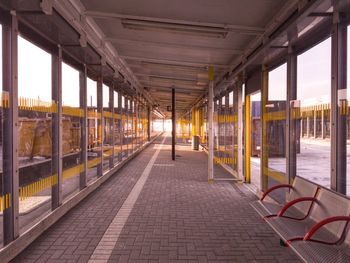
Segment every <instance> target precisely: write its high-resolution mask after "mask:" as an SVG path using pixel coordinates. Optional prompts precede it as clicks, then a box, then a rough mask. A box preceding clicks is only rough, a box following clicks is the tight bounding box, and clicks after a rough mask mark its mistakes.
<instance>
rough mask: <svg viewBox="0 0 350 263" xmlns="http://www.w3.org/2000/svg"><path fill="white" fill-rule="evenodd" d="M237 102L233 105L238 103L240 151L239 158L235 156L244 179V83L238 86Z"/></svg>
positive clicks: (238, 170) (240, 175) (239, 175)
mask: <svg viewBox="0 0 350 263" xmlns="http://www.w3.org/2000/svg"><path fill="white" fill-rule="evenodd" d="M236 90H237V91H235V92H237V102H235V101H234V102H233V105H235V103H237V110H238V112H237V126H238V127H237V140H238V151H237V156H234V158H236V160H237V173H238V177H240V178H243V129H244V127H243V102H242V82H241V81H240V82H239V83H238V84H237V89H236Z"/></svg>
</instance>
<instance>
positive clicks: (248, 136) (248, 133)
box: [244, 95, 252, 183]
mask: <svg viewBox="0 0 350 263" xmlns="http://www.w3.org/2000/svg"><path fill="white" fill-rule="evenodd" d="M244 101H245V102H244V103H245V112H244V113H245V129H244V140H245V141H244V159H245V182H246V183H250V182H251V171H250V156H251V152H252V144H251V142H252V130H251V125H252V118H251V99H250V95H246V96H245V100H244Z"/></svg>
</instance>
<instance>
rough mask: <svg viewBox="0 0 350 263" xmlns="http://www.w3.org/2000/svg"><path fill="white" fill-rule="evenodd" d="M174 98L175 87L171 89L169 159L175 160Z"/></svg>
mask: <svg viewBox="0 0 350 263" xmlns="http://www.w3.org/2000/svg"><path fill="white" fill-rule="evenodd" d="M175 100H176V98H175V89H174V88H173V89H172V90H171V104H172V105H171V120H172V133H171V134H172V137H171V159H172V160H173V161H175V142H176V108H175V106H176V101H175Z"/></svg>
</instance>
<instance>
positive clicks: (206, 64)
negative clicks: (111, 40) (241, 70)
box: [120, 56, 229, 69]
mask: <svg viewBox="0 0 350 263" xmlns="http://www.w3.org/2000/svg"><path fill="white" fill-rule="evenodd" d="M120 57H121V58H123V59H126V60H136V61H140V62H151V63H161V64H168V65H179V66H189V67H209V66H210V65H212V66H214V67H215V68H224V69H225V68H228V67H229V66H228V65H223V64H212V63H210V62H204V61H203V62H199V61H195V62H192V61H183V60H169V59H157V58H146V57H135V56H120Z"/></svg>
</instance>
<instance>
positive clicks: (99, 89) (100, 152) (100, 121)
mask: <svg viewBox="0 0 350 263" xmlns="http://www.w3.org/2000/svg"><path fill="white" fill-rule="evenodd" d="M102 89H103V87H102V77H99V78H98V79H97V114H98V116H99V117H98V119H97V127H98V129H97V138H98V139H97V141H98V146H97V158H100V163H98V164H97V176H102V174H103V169H102V167H103V130H104V129H103V128H104V127H103V97H102V96H103V90H102Z"/></svg>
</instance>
